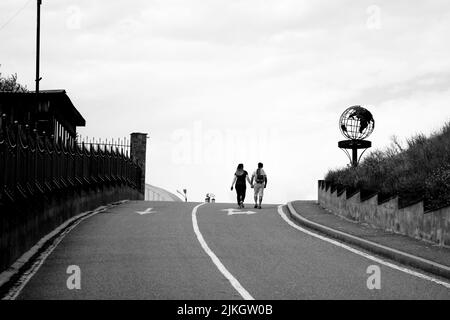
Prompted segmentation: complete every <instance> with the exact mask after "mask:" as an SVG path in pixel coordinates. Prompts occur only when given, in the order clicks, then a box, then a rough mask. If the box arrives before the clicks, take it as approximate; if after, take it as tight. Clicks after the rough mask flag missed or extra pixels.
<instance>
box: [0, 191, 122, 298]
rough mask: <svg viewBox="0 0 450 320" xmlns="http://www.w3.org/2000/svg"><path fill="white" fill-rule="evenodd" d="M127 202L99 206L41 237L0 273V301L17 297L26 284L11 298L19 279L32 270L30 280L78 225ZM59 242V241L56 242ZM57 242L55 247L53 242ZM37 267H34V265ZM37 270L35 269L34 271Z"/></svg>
mask: <svg viewBox="0 0 450 320" xmlns="http://www.w3.org/2000/svg"><path fill="white" fill-rule="evenodd" d="M128 201H129V200H122V201H117V202H113V203H110V204H107V205H105V206H100V207H98V208H96V209H94V210H91V211H86V212H82V213H80V214H78V215H76V216H74V217H72V218H70V219H68V220H66V221H64V222H63V223H62V224H60V225H59V226H58V227H56V228H55V229H54V230H53V231H51V232H50V233H48V234H47V235H45V236H43V237H42V238H41V239H40V240H39V241H38V242H37V243H36V244H35V245H34V246H33V247H31V248H30V249H29V250H28V251H27V252H25V253H24V254H22V255H21V256H20V257H19V258H18V259H17V260H16V261H15V262H14V263H13V264H12V265H10V266H9V267H8V268H7V269H6V270H5V271H3V272H1V273H0V300H5V299H6V300H14V298H15V297H17V296H18V294H19V293H20V291H21V290H22V289H23V287H24V286H25V285H26V282H28V280H29V279H28V280H27V281H26V282H25V283H24V284H23V285H22V288H21V289H20V291H19V292H18V293H17V294H14V296H13V298H12V299H11V297H12V294H11V290H12V289H14V287H15V285H16V283H17V282H18V281H19V280H20V279H21V277H22V276H23V275H24V274H25V273H26V272H27V271H29V270H31V269H33V271H34V272H33V273H32V274H31V275H30V278H31V277H32V276H33V275H34V274H35V273H36V272H37V271H38V269H39V268H40V265H42V263H43V262H44V261H45V259H46V258H47V257H48V255H49V254H50V253H51V251H53V250H54V249H55V248H56V246H57V245H58V244H59V242H61V240H62V239H63V238H64V237H65V236H66V235H67V234H68V233H69V232H70V231H71V230H72V229H73V228H75V227H76V226H77V225H78V223H80V222H81V221H83V220H84V219H87V218H90V217H92V216H94V215H96V214H97V213H100V212H104V211H106V210H107V209H110V208H112V207H114V206H117V205H120V204H123V203H125V202H128ZM58 240H59V241H58ZM56 241H58V242H57V243H56V245H55V242H56ZM49 249H51V250H50V252H48V253H47V254H46V256H45V257H44V258H43V259H42V260H41V261H39V258H40V257H41V256H42V255H43V254H44V253H46V252H47V251H48V250H49ZM37 262H39V265H38V266H36V263H37ZM35 268H37V269H35Z"/></svg>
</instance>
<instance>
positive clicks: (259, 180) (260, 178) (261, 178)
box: [255, 169, 265, 183]
mask: <svg viewBox="0 0 450 320" xmlns="http://www.w3.org/2000/svg"><path fill="white" fill-rule="evenodd" d="M264 181H265V179H264V175H263V174H261V169H256V180H255V182H256V183H264Z"/></svg>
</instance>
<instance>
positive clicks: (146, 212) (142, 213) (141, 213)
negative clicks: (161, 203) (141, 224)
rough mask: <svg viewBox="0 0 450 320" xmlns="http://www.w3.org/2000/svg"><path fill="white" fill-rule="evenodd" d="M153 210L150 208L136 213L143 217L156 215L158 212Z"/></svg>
mask: <svg viewBox="0 0 450 320" xmlns="http://www.w3.org/2000/svg"><path fill="white" fill-rule="evenodd" d="M152 210H153V208H148V209H146V210H145V211H136V213H139V214H140V215H141V216H142V215H144V214H149V213H155V212H156V211H152Z"/></svg>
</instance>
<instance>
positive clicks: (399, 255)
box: [287, 202, 450, 279]
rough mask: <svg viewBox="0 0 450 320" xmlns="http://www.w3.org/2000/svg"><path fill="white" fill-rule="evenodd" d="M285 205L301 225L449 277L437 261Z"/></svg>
mask: <svg viewBox="0 0 450 320" xmlns="http://www.w3.org/2000/svg"><path fill="white" fill-rule="evenodd" d="M287 207H288V209H289V214H290V216H291V218H292V219H294V220H295V221H296V222H298V223H300V224H301V225H303V226H305V227H307V228H309V229H313V230H315V231H318V232H320V233H322V234H325V235H327V236H329V237H332V238H335V239H337V240H340V241H343V242H346V243H348V244H352V245H356V246H358V247H361V248H363V249H365V250H367V251H371V252H374V253H376V254H378V255H380V256H383V257H386V258H389V259H391V260H394V261H396V262H399V263H401V264H404V265H408V266H411V267H414V268H417V269H421V270H423V271H426V272H429V273H431V274H434V275H437V276H440V277H443V278H446V279H450V267H449V266H445V265H442V264H439V263H437V262H434V261H431V260H427V259H424V258H421V257H417V256H414V255H412V254H409V253H406V252H403V251H400V250H396V249H393V248H390V247H386V246H383V245H381V244H378V243H375V242H372V241H369V240H365V239H363V238H359V237H356V236H354V235H351V234H348V233H345V232H342V231H339V230H336V229H333V228H330V227H327V226H324V225H321V224H319V223H316V222H313V221H311V220H308V219H306V218H305V217H303V216H302V215H301V214H299V213H298V212H297V211H296V210H295V209H294V207H293V206H292V202H288V204H287Z"/></svg>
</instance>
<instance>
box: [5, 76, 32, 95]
mask: <svg viewBox="0 0 450 320" xmlns="http://www.w3.org/2000/svg"><path fill="white" fill-rule="evenodd" d="M0 91H8V92H28V89H27V87H26V86H23V85H21V84H20V83H18V82H17V74H16V73H15V74H12V75H10V76H9V77H3V76H2V73H1V72H0Z"/></svg>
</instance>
